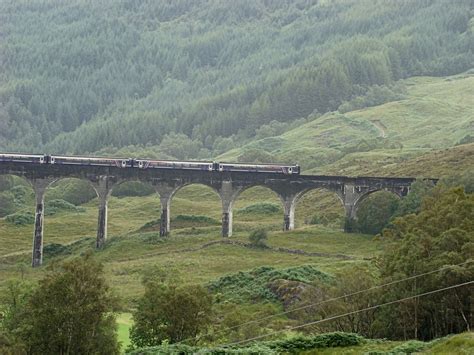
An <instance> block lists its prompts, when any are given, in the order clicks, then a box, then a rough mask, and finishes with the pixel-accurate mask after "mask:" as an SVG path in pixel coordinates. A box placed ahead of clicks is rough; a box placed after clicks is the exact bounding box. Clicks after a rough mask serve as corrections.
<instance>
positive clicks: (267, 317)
mask: <svg viewBox="0 0 474 355" xmlns="http://www.w3.org/2000/svg"><path fill="white" fill-rule="evenodd" d="M470 262H472V261H471V260H467V261H464V262H462V263H459V264H454V265H445V266H443V267H442V268H440V269H437V270H432V271H428V272H424V273H422V274H417V275H413V276H409V277H405V278H403V279H400V280H395V281H391V282H388V283H385V284H382V285H377V286H373V287H370V288H367V289H364V290H359V291H356V292H352V293H348V294H345V295H343V296H338V297H334V298H330V299H327V300H324V301H320V302H317V303H312V304H308V305H305V306H301V307H297V308H293V309H290V310H288V311H285V312H280V313H276V314H272V315H269V316H266V317H263V318H259V319H254V320H250V321H247V322H244V323H241V324H238V325H234V326H232V327H228V328H224V329H221V330H218V331H216V332H215V333H214V334H220V333H223V332H225V331H229V330H233V329H236V328H240V327H243V326H245V325H248V324H253V323H260V322H262V321H264V320H268V319H271V318H275V317H279V316H283V315H285V314H289V313H292V312H296V311H301V310H303V309H307V308H312V307H316V306H319V305H322V304H325V303H329V302H332V301H337V300H340V299H343V298H346V297H351V296H356V295H358V294H361V293H364V292H369V291H373V290H377V289H379V288H383V287H387V286H391V285H396V284H398V283H400V282H404V281H408V280H413V279H416V278H419V277H422V276H426V275H431V274H434V273H437V272H440V271H442V270H445V269H448V268H450V267H453V266H461V265H464V264H467V263H470ZM201 337H202V336H201ZM201 337H199V338H201ZM199 338H198V339H199ZM192 339H194V338H187V339H184V340H181V341H180V342H178V344H179V343H183V342H186V341H187V340H192Z"/></svg>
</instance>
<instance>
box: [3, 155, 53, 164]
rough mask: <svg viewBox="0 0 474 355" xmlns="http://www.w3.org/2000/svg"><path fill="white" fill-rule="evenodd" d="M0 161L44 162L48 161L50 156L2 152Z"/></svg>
mask: <svg viewBox="0 0 474 355" xmlns="http://www.w3.org/2000/svg"><path fill="white" fill-rule="evenodd" d="M0 161H7V162H15V163H36V164H44V163H47V162H48V157H47V156H45V155H43V154H18V153H3V154H0Z"/></svg>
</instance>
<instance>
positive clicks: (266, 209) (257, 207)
mask: <svg viewBox="0 0 474 355" xmlns="http://www.w3.org/2000/svg"><path fill="white" fill-rule="evenodd" d="M236 212H237V213H239V214H252V215H253V214H258V213H260V214H271V213H281V207H280V205H277V204H274V203H269V202H258V203H254V204H253V205H249V206H246V207H244V208H240V209H238V210H237V211H236Z"/></svg>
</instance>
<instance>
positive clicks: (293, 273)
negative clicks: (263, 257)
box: [208, 265, 331, 302]
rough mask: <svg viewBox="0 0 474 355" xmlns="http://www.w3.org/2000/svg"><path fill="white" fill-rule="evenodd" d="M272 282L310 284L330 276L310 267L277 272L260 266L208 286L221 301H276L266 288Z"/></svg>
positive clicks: (291, 268) (327, 278) (221, 278)
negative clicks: (282, 281)
mask: <svg viewBox="0 0 474 355" xmlns="http://www.w3.org/2000/svg"><path fill="white" fill-rule="evenodd" d="M274 280H289V281H298V282H303V283H307V284H309V283H311V282H313V281H314V280H321V281H329V280H331V276H329V275H328V274H326V273H323V272H321V271H319V270H318V269H316V268H315V267H314V266H311V265H302V266H297V267H290V268H286V269H280V270H277V269H275V268H274V267H270V266H262V267H259V268H255V269H252V270H250V271H246V272H244V271H239V272H237V273H235V274H231V275H226V276H223V277H220V278H219V279H217V280H215V281H212V282H210V283H209V284H208V287H209V289H210V290H211V291H212V292H213V293H221V294H222V300H223V301H224V300H233V301H236V302H248V301H271V302H275V301H277V296H276V295H275V294H274V293H273V292H272V291H271V290H270V288H269V287H268V286H269V284H270V283H271V282H272V281H274Z"/></svg>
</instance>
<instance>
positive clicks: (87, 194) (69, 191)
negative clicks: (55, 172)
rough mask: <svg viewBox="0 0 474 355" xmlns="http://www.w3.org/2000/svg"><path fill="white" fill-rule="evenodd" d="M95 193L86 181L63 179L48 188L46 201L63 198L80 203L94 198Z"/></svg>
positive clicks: (74, 203)
mask: <svg viewBox="0 0 474 355" xmlns="http://www.w3.org/2000/svg"><path fill="white" fill-rule="evenodd" d="M96 196H97V194H96V193H95V191H94V189H93V188H92V187H91V185H90V183H89V182H88V181H83V180H77V179H65V180H61V181H58V182H57V183H55V184H53V186H51V187H50V188H49V189H48V193H47V194H46V201H51V200H64V201H67V202H69V203H72V204H73V205H76V206H77V205H82V204H83V203H86V202H89V201H90V200H92V199H93V198H95V197H96Z"/></svg>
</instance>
